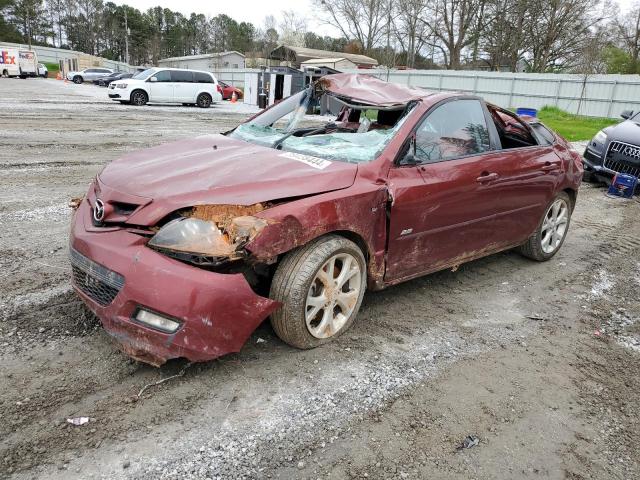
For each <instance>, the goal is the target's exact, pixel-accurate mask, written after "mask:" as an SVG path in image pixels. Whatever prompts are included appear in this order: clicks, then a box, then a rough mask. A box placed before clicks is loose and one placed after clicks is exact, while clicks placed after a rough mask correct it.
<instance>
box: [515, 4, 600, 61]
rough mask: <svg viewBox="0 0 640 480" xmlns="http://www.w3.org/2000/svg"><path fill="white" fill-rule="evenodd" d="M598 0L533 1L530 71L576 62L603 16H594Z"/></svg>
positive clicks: (528, 24)
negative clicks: (592, 30)
mask: <svg viewBox="0 0 640 480" xmlns="http://www.w3.org/2000/svg"><path fill="white" fill-rule="evenodd" d="M598 3H599V1H596V2H594V1H593V0H539V1H537V2H531V5H530V7H529V15H528V20H527V33H528V35H529V36H530V38H531V39H532V40H533V41H532V42H531V61H530V65H531V71H533V72H546V71H553V70H557V69H559V68H567V67H570V66H572V65H575V63H576V62H577V60H578V59H579V57H580V55H581V54H582V52H583V51H584V49H585V47H586V43H587V42H588V41H589V38H590V36H591V28H592V27H594V26H595V25H597V23H598V22H600V21H601V17H599V16H593V15H591V12H593V10H594V8H595V7H596V6H597V4H598Z"/></svg>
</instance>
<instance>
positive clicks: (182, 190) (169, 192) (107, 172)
mask: <svg viewBox="0 0 640 480" xmlns="http://www.w3.org/2000/svg"><path fill="white" fill-rule="evenodd" d="M357 170H358V167H357V165H355V164H351V163H345V162H332V161H328V160H324V159H320V158H316V157H311V156H307V155H300V154H295V153H291V152H283V151H279V150H274V149H272V148H267V147H262V146H258V145H253V144H249V143H246V142H243V141H241V140H236V139H231V138H228V137H226V136H224V135H206V136H202V137H197V138H194V139H189V140H182V141H178V142H175V143H170V144H165V145H160V146H158V147H153V148H150V149H146V150H141V151H138V152H134V153H131V154H128V155H125V156H124V157H122V158H120V159H118V160H115V161H114V162H112V163H111V164H109V165H108V166H107V167H105V169H104V170H103V171H102V172H101V173H100V175H99V176H98V184H97V192H96V194H97V196H98V197H99V198H100V199H101V200H102V201H103V202H105V203H112V204H114V205H117V203H118V202H122V203H127V204H133V205H138V206H139V207H138V208H137V209H136V210H135V211H134V213H133V214H132V215H131V216H130V217H128V218H127V220H126V222H127V223H131V224H136V225H154V224H155V223H157V222H158V221H159V220H161V219H162V218H163V217H165V216H166V215H168V214H169V213H171V212H173V211H175V210H179V209H181V208H186V207H191V206H194V205H207V204H223V205H253V204H256V203H263V202H268V201H273V200H281V199H286V198H292V197H302V196H308V195H314V194H319V193H324V192H329V191H332V190H339V189H342V188H347V187H349V186H351V185H352V184H353V182H354V180H355V176H356V173H357ZM106 220H108V219H106Z"/></svg>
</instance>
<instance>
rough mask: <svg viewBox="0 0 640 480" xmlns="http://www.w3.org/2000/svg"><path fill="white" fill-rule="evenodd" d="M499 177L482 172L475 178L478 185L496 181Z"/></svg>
mask: <svg viewBox="0 0 640 480" xmlns="http://www.w3.org/2000/svg"><path fill="white" fill-rule="evenodd" d="M499 177H500V175H498V174H497V173H495V172H492V173H488V172H482V175H480V176H479V177H478V178H476V182H478V183H484V182H490V181H492V180H497V179H498V178H499Z"/></svg>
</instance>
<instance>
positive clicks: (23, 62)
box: [0, 47, 38, 78]
mask: <svg viewBox="0 0 640 480" xmlns="http://www.w3.org/2000/svg"><path fill="white" fill-rule="evenodd" d="M0 74H1V75H2V76H3V77H20V78H27V77H37V76H38V57H37V56H36V52H33V51H31V50H18V49H17V48H7V47H0Z"/></svg>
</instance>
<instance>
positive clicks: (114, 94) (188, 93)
mask: <svg viewBox="0 0 640 480" xmlns="http://www.w3.org/2000/svg"><path fill="white" fill-rule="evenodd" d="M108 91H109V98H110V99H111V100H114V101H117V102H120V103H131V104H133V105H138V106H140V105H145V104H147V103H148V102H150V103H182V104H183V105H197V106H199V107H201V108H208V107H210V106H211V104H212V103H215V102H220V101H222V93H220V87H219V86H218V80H217V79H216V77H215V76H214V75H212V74H211V73H209V72H201V71H197V70H182V69H177V68H150V69H148V70H145V71H144V72H140V73H138V74H136V75H134V76H133V77H131V78H127V79H126V80H118V81H117V82H111V83H110V84H109V89H108Z"/></svg>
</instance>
